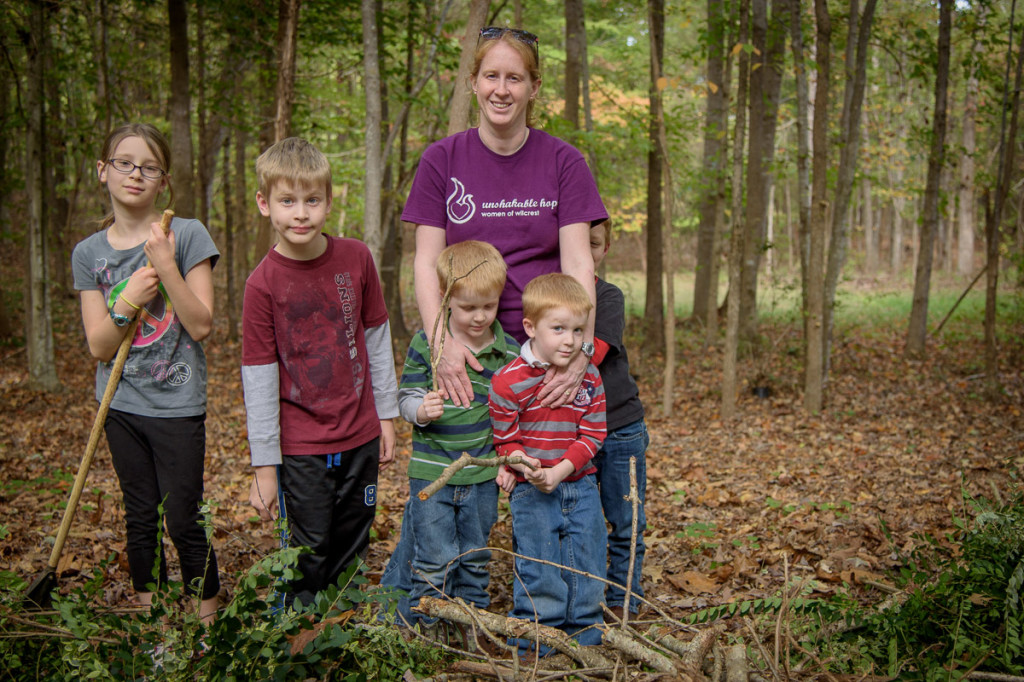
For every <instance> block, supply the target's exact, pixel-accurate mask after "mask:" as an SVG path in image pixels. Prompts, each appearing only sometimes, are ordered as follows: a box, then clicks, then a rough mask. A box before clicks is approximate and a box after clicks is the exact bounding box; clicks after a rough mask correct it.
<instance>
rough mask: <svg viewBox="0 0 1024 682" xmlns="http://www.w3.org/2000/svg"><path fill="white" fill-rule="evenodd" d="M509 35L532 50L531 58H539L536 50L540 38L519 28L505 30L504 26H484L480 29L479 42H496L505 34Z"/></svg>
mask: <svg viewBox="0 0 1024 682" xmlns="http://www.w3.org/2000/svg"><path fill="white" fill-rule="evenodd" d="M506 33H507V34H509V35H510V36H512V37H513V38H515V39H516V40H518V41H519V42H521V43H523V44H525V45H529V46H530V47H531V48H532V49H533V56H534V57H537V59H538V60H539V59H540V57H539V56H538V54H537V48H538V47H539V46H540V38H538V37H537V36H536V35H535V34H533V33H530V32H529V31H524V30H522V29H520V28H505V27H504V26H484V27H483V28H482V29H480V39H481V40H497V39H498V38H500V37H502V36H503V35H505V34H506Z"/></svg>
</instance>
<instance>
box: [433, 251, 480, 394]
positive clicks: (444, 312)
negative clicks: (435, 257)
mask: <svg viewBox="0 0 1024 682" xmlns="http://www.w3.org/2000/svg"><path fill="white" fill-rule="evenodd" d="M453 258H454V257H453V256H449V257H448V286H447V287H445V290H444V296H442V297H441V308H440V309H439V310H438V312H437V317H435V318H434V329H433V331H432V332H431V333H430V386H431V388H432V389H433V390H434V391H437V366H438V365H439V364H441V353H443V352H444V337H445V336H446V332H447V331H448V303H449V302H450V301H451V299H452V289H453V288H455V283H456V282H458V281H459V280H460V279H465V278H466V277H469V274H470V273H471V272H473V271H474V270H476V269H477V268H478V267H480V266H481V265H483V264H484V263H486V262H487V259H486V258H485V259H484V260H482V261H480V262H479V263H477V264H476V265H474V266H473V267H471V268H470V269H469V271H468V272H466V273H465V274H462V275H459V276H458V277H453V276H452V275H453V274H454V273H453V272H452V270H453V267H454V266H453V265H452V260H453ZM442 318H443V319H444V320H445V323H444V325H443V326H442V327H441V338H440V339H437V326H438V325H439V324H440V323H441V320H442ZM435 339H437V343H436V344H435V342H434V341H435Z"/></svg>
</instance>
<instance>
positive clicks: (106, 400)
mask: <svg viewBox="0 0 1024 682" xmlns="http://www.w3.org/2000/svg"><path fill="white" fill-rule="evenodd" d="M173 217H174V211H169V210H168V211H164V213H163V216H161V218H160V229H162V230H163V231H164V234H167V232H168V231H169V230H170V229H171V218H173ZM146 265H149V262H148V261H147V263H146ZM141 318H142V313H141V312H140V313H139V314H138V315H137V316H136V318H135V320H134V321H133V322H132V323H131V324H130V325H128V331H127V332H126V333H125V335H124V338H123V339H121V345H120V346H118V348H117V355H116V356H115V358H114V366H113V367H111V369H110V378H109V379H107V388H106V389H105V390H104V391H103V399H102V400H100V407H99V409H98V410H96V419H94V420H93V422H92V432H91V433H90V434H89V443H88V445H86V446H85V454H84V455H83V456H82V462H81V464H79V465H78V475H77V476H75V485H74V486H73V487H72V488H71V497H69V498H68V504H67V506H66V507H65V508H64V518H63V519H62V520H61V522H60V528H59V529H58V530H57V537H56V538H55V539H54V541H53V550H51V551H50V560H49V561H48V562H47V563H46V569H45V570H44V571H43V572H42V573H40V574H39V576H38V577H37V578H36V579H35V580H34V581H32V584H31V585H30V586H29V588H28V590H27V591H26V592H25V598H24V600H23V603H24V604H26V605H35V606H37V607H39V608H45V607H47V606H49V605H50V593H51V592H52V591H53V589H54V588H55V587H57V564H58V562H59V561H60V555H61V552H62V551H63V550H64V541H65V540H67V538H68V531H70V530H71V522H72V521H74V518H75V511H77V509H78V501H79V499H81V497H82V489H83V488H84V487H85V479H86V477H87V476H88V475H89V467H90V466H91V465H92V458H93V455H95V454H96V446H97V445H99V442H100V433H101V432H102V431H103V424H104V423H105V422H106V420H107V412H109V411H110V401H111V400H113V399H114V393H115V392H117V384H118V382H119V381H120V380H121V372H123V371H124V363H125V361H126V360H127V359H128V352H129V351H130V350H131V347H132V339H134V338H135V329H136V328H137V327H138V326H139V320H140V319H141Z"/></svg>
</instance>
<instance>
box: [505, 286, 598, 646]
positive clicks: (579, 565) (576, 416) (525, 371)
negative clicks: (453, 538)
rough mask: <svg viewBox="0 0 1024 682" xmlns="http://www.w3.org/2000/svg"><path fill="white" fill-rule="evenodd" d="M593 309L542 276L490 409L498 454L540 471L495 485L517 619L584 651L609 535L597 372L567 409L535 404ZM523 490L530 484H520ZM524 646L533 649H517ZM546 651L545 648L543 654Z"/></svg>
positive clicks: (509, 471)
mask: <svg viewBox="0 0 1024 682" xmlns="http://www.w3.org/2000/svg"><path fill="white" fill-rule="evenodd" d="M592 307H593V304H592V303H591V301H590V297H589V296H588V295H587V292H586V290H585V289H584V288H583V287H582V286H581V285H580V284H579V282H577V281H576V280H575V279H573V278H572V277H570V276H568V275H564V274H550V275H542V276H540V277H538V278H536V279H534V280H533V281H531V282H530V283H529V284H527V285H526V289H525V290H524V291H523V329H524V330H525V331H526V335H527V336H528V337H529V338H528V340H527V341H526V343H524V344H523V347H522V351H521V353H520V356H519V357H518V358H516V359H515V360H513V361H512V362H511V363H509V364H508V365H506V366H505V367H504V368H502V369H501V370H500V371H499V372H498V373H497V374H495V375H494V378H493V379H492V381H491V391H490V411H491V423H492V424H493V426H494V445H495V448H496V449H497V451H498V454H499V455H507V456H515V455H518V456H520V457H522V458H523V459H524V460H525V461H527V462H529V463H530V464H532V465H533V466H535V467H536V469H534V470H531V469H530V468H528V467H526V466H524V465H521V464H516V465H512V466H510V467H506V468H503V469H502V471H501V472H500V473H499V474H498V478H497V482H498V484H499V485H501V487H502V488H503V489H504V490H506V491H507V492H509V505H510V508H511V512H512V537H513V541H514V546H515V547H516V551H517V553H519V554H521V555H524V556H525V557H530V558H533V559H541V560H544V561H547V562H551V564H553V565H549V564H542V563H538V562H535V561H531V560H530V559H528V558H521V557H517V558H516V560H515V564H516V574H517V579H516V581H515V584H514V586H513V592H512V595H513V605H512V612H511V613H510V614H509V615H510V616H512V617H513V618H523V619H529V620H533V619H534V617H536V618H537V620H538V621H539V622H540V623H541V624H542V625H549V626H551V627H556V628H559V629H560V630H563V631H564V632H566V633H567V634H569V635H571V636H572V637H574V638H575V639H576V640H577V641H579V642H580V644H584V645H590V644H600V642H601V630H600V629H599V628H597V627H594V626H596V625H600V624H601V623H602V622H603V618H602V614H601V601H602V599H603V597H604V584H603V583H602V582H600V581H599V580H594V579H593V578H589V577H586V576H584V575H582V574H581V573H577V572H575V571H570V570H564V569H563V568H559V566H562V567H567V568H570V569H576V570H577V571H582V572H584V573H588V574H590V575H594V576H598V577H599V578H602V579H603V578H604V577H605V573H606V570H607V569H606V545H607V531H606V529H605V524H604V517H603V514H602V511H601V498H600V494H599V493H598V487H597V480H596V477H595V475H594V474H595V473H596V469H595V468H594V465H593V464H592V462H591V460H592V459H593V457H594V455H595V454H596V453H597V451H598V449H599V448H600V447H601V444H602V443H603V442H604V438H605V395H604V385H603V384H602V383H601V374H600V373H599V372H598V371H597V368H596V367H594V366H593V365H589V366H588V367H587V371H586V373H585V374H584V377H583V381H582V383H581V384H580V386H579V388H577V390H576V395H575V396H574V398H573V400H572V401H571V402H567V403H566V404H565V405H563V406H562V407H558V408H550V407H545V406H544V405H542V404H541V400H540V399H539V398H538V397H537V394H538V393H539V392H540V390H541V388H542V387H543V385H544V377H545V374H546V372H547V371H548V369H550V368H558V367H564V366H566V365H568V364H569V363H571V362H572V361H573V359H575V357H576V355H577V354H578V353H579V352H580V349H581V347H582V344H583V329H584V327H585V326H586V323H587V317H588V315H589V314H590V310H591V308H592ZM517 483H529V484H530V485H517ZM518 644H519V645H520V646H521V647H524V648H525V647H527V646H529V644H528V643H526V642H518ZM544 653H546V651H544V648H543V647H542V650H541V654H544Z"/></svg>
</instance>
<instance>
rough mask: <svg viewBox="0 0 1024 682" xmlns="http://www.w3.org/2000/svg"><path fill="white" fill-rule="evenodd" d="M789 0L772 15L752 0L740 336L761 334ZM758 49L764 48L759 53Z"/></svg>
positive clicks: (778, 2)
mask: <svg viewBox="0 0 1024 682" xmlns="http://www.w3.org/2000/svg"><path fill="white" fill-rule="evenodd" d="M785 3H786V0H775V2H774V3H773V11H772V14H771V17H769V16H768V2H767V0H752V2H751V19H752V23H751V26H752V29H753V30H752V34H751V37H752V39H753V40H752V42H753V45H754V49H755V56H754V61H753V62H752V64H751V70H750V141H749V152H748V154H747V210H746V220H745V223H744V230H745V231H746V236H745V237H744V240H743V261H742V266H743V269H742V272H741V274H740V289H739V290H738V293H739V294H740V336H741V337H742V338H744V339H753V338H754V336H755V335H756V333H757V275H758V269H759V268H760V265H761V254H762V252H763V251H764V248H765V236H766V231H767V224H768V212H769V211H770V210H771V206H770V205H769V203H768V202H769V196H770V194H771V185H772V179H773V173H772V163H773V161H774V158H775V128H776V119H777V116H778V112H779V88H780V87H781V83H782V71H781V62H782V56H783V54H782V53H783V48H784V45H785V30H784V27H785V21H786V19H785V18H784V15H786V14H787V13H788V12H784V11H782V7H784V6H785ZM758 52H759V53H760V54H759V55H758Z"/></svg>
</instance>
